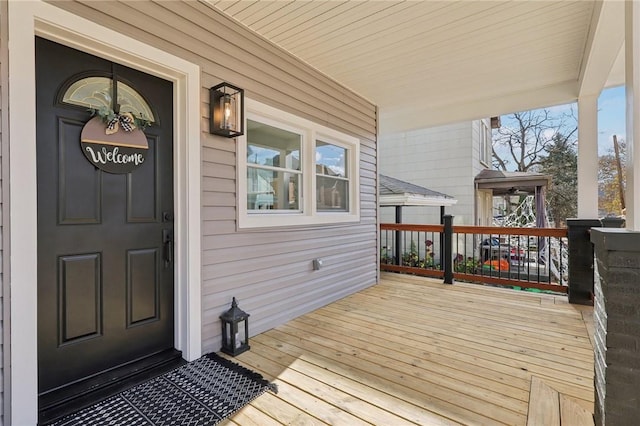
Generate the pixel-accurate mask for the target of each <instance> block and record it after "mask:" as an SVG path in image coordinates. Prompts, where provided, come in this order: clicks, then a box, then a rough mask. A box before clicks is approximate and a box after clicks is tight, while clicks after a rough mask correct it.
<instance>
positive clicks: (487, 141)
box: [479, 120, 492, 167]
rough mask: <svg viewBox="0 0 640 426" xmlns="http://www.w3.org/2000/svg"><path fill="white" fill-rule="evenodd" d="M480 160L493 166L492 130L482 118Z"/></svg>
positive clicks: (486, 164)
mask: <svg viewBox="0 0 640 426" xmlns="http://www.w3.org/2000/svg"><path fill="white" fill-rule="evenodd" d="M479 133H480V135H479V136H480V162H482V163H484V165H485V166H487V167H490V166H491V145H492V141H491V132H490V131H489V126H487V124H486V123H485V122H484V120H480V132H479Z"/></svg>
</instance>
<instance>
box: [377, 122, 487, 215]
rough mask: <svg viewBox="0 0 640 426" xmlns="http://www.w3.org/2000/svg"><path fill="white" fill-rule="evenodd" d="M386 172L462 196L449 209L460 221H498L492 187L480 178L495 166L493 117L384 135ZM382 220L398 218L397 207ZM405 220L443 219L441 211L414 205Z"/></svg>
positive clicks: (382, 166)
mask: <svg viewBox="0 0 640 426" xmlns="http://www.w3.org/2000/svg"><path fill="white" fill-rule="evenodd" d="M378 149H379V153H380V155H379V161H380V165H379V167H380V173H384V174H386V175H389V176H393V177H395V178H398V179H401V180H405V181H408V182H411V183H414V184H416V185H420V186H424V187H427V188H429V189H431V190H434V191H438V192H442V193H445V194H448V195H450V196H451V197H453V198H455V199H456V200H458V202H457V203H456V204H455V205H452V206H450V207H447V208H446V213H447V214H451V215H453V216H454V224H456V225H481V226H489V225H491V224H492V222H491V219H492V195H491V191H490V190H483V189H480V190H477V189H476V187H475V185H474V179H475V177H476V175H478V174H479V173H480V172H481V171H482V170H485V169H490V168H491V121H490V120H489V119H483V120H474V121H465V122H460V123H454V124H449V125H445V126H438V127H431V128H426V129H419V130H414V131H410V132H404V133H396V134H389V135H381V136H380V138H379V145H378ZM381 221H382V222H393V221H394V218H393V216H392V212H390V211H388V209H382V210H381ZM402 221H403V222H404V223H417V224H438V223H440V211H439V209H437V208H433V207H412V208H411V209H407V210H406V212H403V220H402Z"/></svg>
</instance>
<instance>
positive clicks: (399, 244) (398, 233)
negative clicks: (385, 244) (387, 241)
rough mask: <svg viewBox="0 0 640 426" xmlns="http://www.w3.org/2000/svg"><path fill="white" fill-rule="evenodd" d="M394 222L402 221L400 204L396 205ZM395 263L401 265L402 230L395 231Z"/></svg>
mask: <svg viewBox="0 0 640 426" xmlns="http://www.w3.org/2000/svg"><path fill="white" fill-rule="evenodd" d="M396 223H402V206H396ZM395 246H396V250H395V256H396V262H395V264H396V265H400V266H402V231H396V244H395Z"/></svg>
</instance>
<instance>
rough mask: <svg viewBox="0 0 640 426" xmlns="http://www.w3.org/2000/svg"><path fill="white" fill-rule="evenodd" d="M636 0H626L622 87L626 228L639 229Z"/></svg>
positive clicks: (639, 20)
mask: <svg viewBox="0 0 640 426" xmlns="http://www.w3.org/2000/svg"><path fill="white" fill-rule="evenodd" d="M638 49H640V3H639V2H637V1H628V2H626V10H625V67H626V69H625V88H626V92H627V189H626V194H625V201H626V207H627V229H630V230H634V231H640V194H638V191H640V118H638V114H640V52H638Z"/></svg>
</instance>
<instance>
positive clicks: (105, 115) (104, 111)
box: [89, 106, 151, 131]
mask: <svg viewBox="0 0 640 426" xmlns="http://www.w3.org/2000/svg"><path fill="white" fill-rule="evenodd" d="M89 111H91V116H92V117H93V116H96V115H97V116H98V117H100V118H101V119H102V121H103V122H104V123H105V124H107V125H109V123H113V122H114V120H118V119H119V118H120V116H121V115H124V114H128V115H130V116H131V117H132V118H133V124H134V125H135V127H136V128H138V129H140V130H143V131H144V129H146V128H147V127H149V126H150V125H151V121H149V120H147V119H146V118H144V116H143V115H142V113H140V116H138V117H136V116H135V115H133V114H131V113H123V114H116V113H115V112H114V111H113V110H112V109H111V108H109V107H106V106H102V107H100V108H97V109H96V108H91V109H90V110H89Z"/></svg>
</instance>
